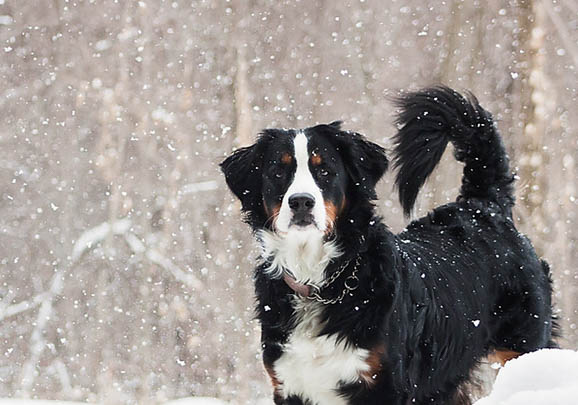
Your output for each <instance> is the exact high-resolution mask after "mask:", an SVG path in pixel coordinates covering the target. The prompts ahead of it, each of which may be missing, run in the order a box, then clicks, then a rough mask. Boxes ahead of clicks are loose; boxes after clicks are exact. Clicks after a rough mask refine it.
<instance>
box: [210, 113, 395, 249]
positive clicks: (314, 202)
mask: <svg viewBox="0 0 578 405" xmlns="http://www.w3.org/2000/svg"><path fill="white" fill-rule="evenodd" d="M340 124H341V123H340V122H333V123H331V124H328V125H317V126H315V127H311V128H306V129H303V130H294V129H267V130H264V131H263V132H262V133H261V135H260V136H259V138H258V140H257V142H256V143H255V144H254V145H252V146H248V147H245V148H241V149H239V150H237V151H236V152H234V153H233V154H232V155H231V156H229V157H228V158H227V159H226V160H225V161H224V162H222V163H221V168H222V170H223V172H224V174H225V177H226V180H227V184H228V186H229V187H230V189H231V190H232V191H233V193H234V194H235V195H236V196H237V197H238V198H239V200H241V203H242V209H243V211H244V212H245V213H246V215H247V216H246V220H247V222H248V223H249V224H250V225H251V226H252V227H253V229H254V230H255V231H257V230H260V229H266V230H269V231H272V232H274V233H276V234H279V235H286V234H288V233H292V234H298V233H316V234H319V235H324V236H325V237H326V238H327V236H328V235H331V234H332V233H334V232H335V231H336V224H337V222H338V220H339V218H340V216H341V215H343V213H344V212H346V211H347V210H348V209H350V208H351V207H353V206H354V205H356V203H359V202H361V201H371V200H373V199H375V185H376V183H377V181H378V180H379V179H380V178H381V176H382V175H383V173H384V172H385V170H386V169H387V159H386V157H385V152H384V150H383V148H381V147H380V146H378V145H376V144H374V143H372V142H369V141H367V140H366V139H365V138H364V137H363V136H362V135H359V134H357V133H352V132H348V131H342V130H341V129H340Z"/></svg>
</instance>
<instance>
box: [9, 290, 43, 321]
mask: <svg viewBox="0 0 578 405" xmlns="http://www.w3.org/2000/svg"><path fill="white" fill-rule="evenodd" d="M48 294H49V293H48V292H43V293H41V294H38V295H37V296H35V297H34V298H32V299H30V300H25V301H22V302H19V303H18V304H14V305H7V306H6V307H5V308H4V309H0V321H2V320H3V319H5V318H9V317H11V316H14V315H17V314H19V313H21V312H24V311H28V310H29V309H32V308H36V307H37V306H38V305H40V304H41V303H42V301H44V300H45V299H46V298H47V296H48Z"/></svg>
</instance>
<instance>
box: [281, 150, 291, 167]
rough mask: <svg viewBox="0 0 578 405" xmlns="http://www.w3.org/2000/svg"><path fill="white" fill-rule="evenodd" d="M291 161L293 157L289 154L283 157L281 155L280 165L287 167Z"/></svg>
mask: <svg viewBox="0 0 578 405" xmlns="http://www.w3.org/2000/svg"><path fill="white" fill-rule="evenodd" d="M292 161H293V157H292V156H291V155H290V154H288V153H284V154H283V155H281V163H283V164H285V165H288V164H291V162H292Z"/></svg>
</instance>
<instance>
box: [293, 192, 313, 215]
mask: <svg viewBox="0 0 578 405" xmlns="http://www.w3.org/2000/svg"><path fill="white" fill-rule="evenodd" d="M314 206H315V197H313V196H312V195H311V194H309V193H297V194H293V195H292V196H291V197H289V208H291V210H292V211H295V212H309V211H311V210H312V209H313V207H314Z"/></svg>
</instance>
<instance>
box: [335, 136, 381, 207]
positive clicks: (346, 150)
mask: <svg viewBox="0 0 578 405" xmlns="http://www.w3.org/2000/svg"><path fill="white" fill-rule="evenodd" d="M337 136H338V137H339V138H340V140H341V142H340V144H341V146H340V148H342V149H343V150H342V151H341V155H342V156H343V158H344V163H345V168H346V170H347V172H348V174H349V176H350V180H351V181H352V185H353V187H354V188H358V190H359V191H360V192H362V193H363V194H364V195H366V196H367V198H369V199H371V200H374V199H376V198H377V195H376V194H375V186H376V184H377V182H378V181H379V180H380V179H381V177H382V176H383V174H384V173H385V172H386V170H387V167H388V165H389V162H388V160H387V157H386V155H385V149H383V148H382V147H381V146H379V145H377V144H375V143H373V142H371V141H368V140H367V139H366V138H365V137H364V136H363V135H361V134H358V133H355V132H339V134H337Z"/></svg>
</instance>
